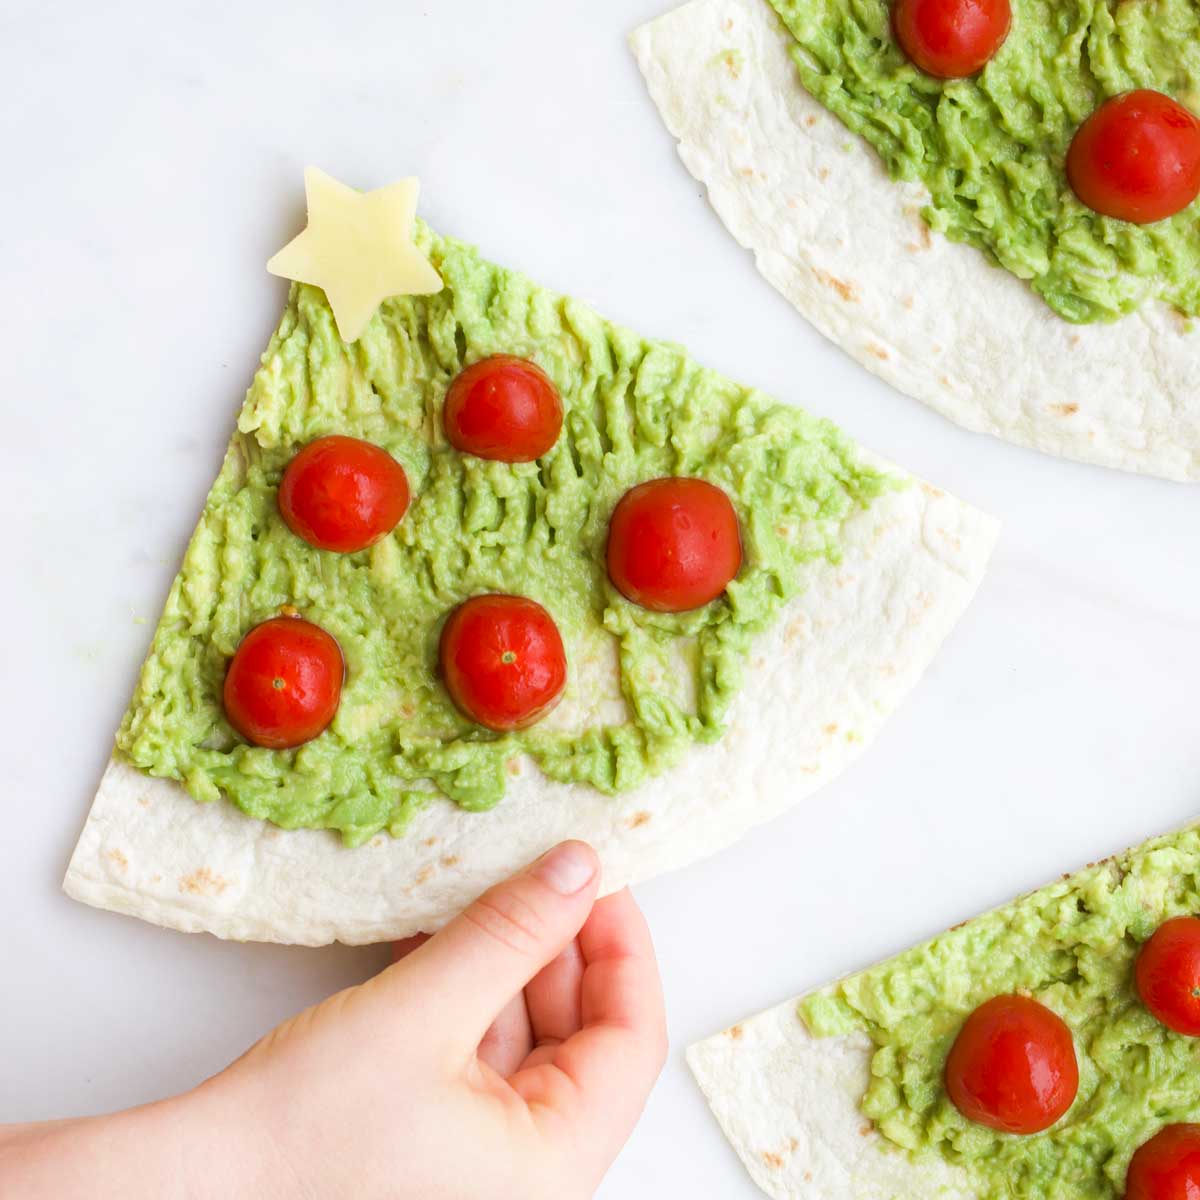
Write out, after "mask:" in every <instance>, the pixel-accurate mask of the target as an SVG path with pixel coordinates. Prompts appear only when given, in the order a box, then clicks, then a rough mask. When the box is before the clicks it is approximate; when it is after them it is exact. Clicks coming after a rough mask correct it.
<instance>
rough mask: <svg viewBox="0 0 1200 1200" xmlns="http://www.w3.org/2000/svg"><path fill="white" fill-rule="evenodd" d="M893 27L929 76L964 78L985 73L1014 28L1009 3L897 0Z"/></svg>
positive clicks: (998, 0) (997, 0)
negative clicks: (977, 73)
mask: <svg viewBox="0 0 1200 1200" xmlns="http://www.w3.org/2000/svg"><path fill="white" fill-rule="evenodd" d="M892 25H893V26H894V28H895V30H896V38H897V40H898V41H899V42H900V45H901V46H902V47H903V48H904V53H905V54H907V55H908V57H909V58H910V59H912V61H913V62H914V63H916V65H917V66H918V67H920V68H921V70H922V71H924V72H925V73H926V74H927V75H935V76H936V77H937V78H938V79H964V78H966V76H968V75H974V74H975V72H976V71H980V70H982V69H983V67H984V66H985V64H986V63H987V62H988V60H989V59H990V58H992V56H993V55H994V54H995V53H996V51H997V50H999V49H1000V47H1001V46H1002V45H1003V44H1004V39H1005V38H1006V37H1008V31H1009V29H1011V28H1012V8H1011V6H1010V4H1009V0H896V7H895V8H894V9H893V10H892Z"/></svg>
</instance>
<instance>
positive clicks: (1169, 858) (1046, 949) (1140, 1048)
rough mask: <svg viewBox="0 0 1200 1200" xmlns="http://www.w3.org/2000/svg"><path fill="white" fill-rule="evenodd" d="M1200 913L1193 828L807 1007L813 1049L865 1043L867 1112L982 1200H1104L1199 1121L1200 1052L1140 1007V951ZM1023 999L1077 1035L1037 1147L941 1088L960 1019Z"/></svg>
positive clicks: (1199, 837)
mask: <svg viewBox="0 0 1200 1200" xmlns="http://www.w3.org/2000/svg"><path fill="white" fill-rule="evenodd" d="M1197 912H1200V829H1196V828H1193V829H1189V830H1186V831H1185V832H1182V833H1174V834H1169V835H1167V836H1165V837H1160V838H1156V839H1154V840H1153V841H1150V842H1147V843H1145V844H1144V845H1142V846H1139V847H1138V848H1137V849H1134V850H1130V851H1128V852H1126V853H1125V854H1121V855H1118V856H1117V857H1115V858H1111V859H1107V860H1106V861H1105V862H1102V863H1098V864H1096V865H1094V866H1090V867H1088V868H1087V869H1086V870H1083V871H1080V872H1078V873H1077V874H1075V875H1070V876H1066V877H1064V878H1063V879H1062V880H1060V881H1059V882H1057V883H1053V884H1051V885H1050V886H1049V887H1046V888H1042V889H1041V890H1040V891H1037V892H1034V893H1032V894H1031V895H1029V896H1025V897H1023V898H1022V899H1020V900H1017V901H1015V902H1014V903H1012V904H1009V905H1007V906H1006V907H1004V908H1000V909H997V910H996V911H995V912H991V913H987V914H986V915H985V916H982V917H977V918H976V919H975V920H973V921H968V922H967V923H966V924H965V925H962V926H959V927H957V928H955V929H953V930H951V931H950V932H949V933H945V934H943V935H942V936H941V937H937V938H934V939H933V941H931V942H927V943H925V945H923V946H918V947H916V948H915V949H913V950H909V951H907V952H906V953H904V954H901V955H899V956H897V957H896V958H893V959H890V960H888V961H887V962H885V963H882V964H880V965H879V966H877V967H873V968H871V969H870V970H867V971H864V972H862V973H861V974H859V975H854V976H852V977H851V978H849V979H846V980H844V981H843V982H841V983H839V984H835V985H834V986H833V987H832V988H828V989H826V990H825V991H823V992H819V993H817V994H815V995H813V996H810V997H808V998H806V999H805V1000H804V1001H802V1002H801V1005H800V1017H801V1019H802V1020H803V1021H804V1023H805V1024H806V1025H807V1026H808V1028H809V1030H810V1031H811V1032H812V1033H814V1034H816V1035H817V1036H833V1035H837V1034H842V1033H848V1032H850V1031H851V1030H855V1029H861V1030H865V1031H866V1032H867V1033H868V1034H869V1035H870V1036H871V1038H872V1040H873V1041H874V1042H875V1045H876V1047H877V1049H876V1051H875V1055H874V1058H873V1060H872V1063H871V1081H870V1085H869V1087H868V1090H867V1093H866V1096H865V1097H864V1099H863V1101H862V1110H863V1112H864V1113H865V1114H866V1115H867V1116H868V1117H870V1118H871V1120H872V1121H874V1122H875V1124H876V1126H877V1128H878V1129H879V1131H880V1132H881V1133H882V1134H883V1135H884V1136H885V1137H886V1138H889V1139H890V1140H891V1141H892V1142H894V1143H895V1144H896V1145H897V1146H900V1147H903V1148H904V1149H905V1150H906V1151H909V1152H910V1153H913V1154H915V1155H918V1156H919V1155H922V1154H938V1155H941V1156H943V1157H944V1158H945V1159H947V1160H949V1161H950V1162H952V1163H956V1164H959V1165H961V1166H963V1167H965V1168H967V1169H968V1170H969V1171H970V1173H971V1175H972V1177H973V1180H974V1182H975V1183H976V1185H977V1187H978V1191H979V1197H980V1200H1063V1198H1064V1197H1071V1198H1072V1200H1109V1198H1110V1197H1111V1198H1116V1197H1119V1196H1121V1195H1122V1193H1123V1191H1124V1181H1125V1171H1126V1169H1127V1168H1128V1165H1129V1159H1130V1157H1131V1155H1132V1154H1133V1152H1134V1151H1135V1150H1136V1149H1137V1148H1138V1146H1140V1145H1141V1144H1142V1143H1143V1142H1144V1141H1146V1140H1147V1139H1148V1138H1150V1137H1152V1136H1153V1135H1154V1134H1155V1133H1157V1132H1158V1130H1159V1129H1160V1128H1162V1126H1163V1125H1167V1124H1171V1123H1172V1122H1176V1121H1200V1041H1198V1040H1197V1039H1194V1038H1187V1037H1182V1036H1180V1035H1179V1034H1177V1033H1172V1032H1171V1031H1170V1030H1169V1029H1167V1028H1166V1026H1164V1025H1162V1024H1160V1023H1159V1022H1158V1021H1157V1020H1156V1019H1155V1018H1154V1017H1152V1016H1151V1015H1150V1013H1149V1012H1148V1011H1147V1010H1146V1008H1145V1006H1144V1005H1143V1004H1142V1003H1141V1000H1140V999H1139V998H1138V995H1137V993H1136V990H1135V987H1134V980H1133V964H1134V959H1135V957H1136V955H1137V951H1138V947H1139V946H1140V945H1141V943H1142V942H1144V941H1145V940H1146V939H1147V938H1148V937H1149V936H1150V935H1151V934H1152V933H1153V932H1154V931H1155V929H1157V928H1158V926H1159V925H1160V924H1161V923H1162V922H1163V921H1165V920H1167V919H1168V918H1170V917H1176V916H1180V915H1183V914H1194V913H1197ZM1012 992H1022V993H1026V994H1029V995H1032V996H1034V997H1036V998H1037V999H1038V1000H1040V1001H1041V1002H1042V1003H1043V1004H1045V1005H1046V1006H1047V1007H1049V1008H1051V1009H1052V1010H1053V1011H1054V1012H1056V1013H1058V1014H1059V1016H1061V1017H1062V1018H1063V1019H1064V1020H1065V1021H1066V1022H1067V1024H1068V1025H1069V1026H1070V1028H1071V1032H1072V1034H1073V1036H1074V1040H1075V1052H1076V1055H1077V1057H1078V1060H1079V1094H1078V1096H1077V1097H1076V1100H1075V1103H1074V1104H1073V1105H1072V1107H1071V1109H1070V1110H1069V1111H1068V1112H1067V1114H1066V1115H1065V1116H1064V1117H1063V1118H1062V1119H1061V1120H1060V1121H1059V1122H1058V1123H1057V1124H1056V1125H1054V1126H1052V1127H1051V1128H1050V1129H1049V1130H1048V1131H1047V1132H1045V1133H1042V1134H1037V1135H1035V1136H1032V1137H1021V1136H1016V1135H1012V1134H1001V1133H995V1132H993V1131H992V1130H990V1129H986V1128H984V1127H983V1126H982V1125H975V1124H972V1123H971V1122H970V1121H968V1120H967V1119H966V1118H965V1117H963V1116H962V1114H961V1113H959V1111H958V1110H957V1109H956V1108H955V1107H954V1105H953V1104H952V1103H951V1102H950V1100H949V1099H948V1097H947V1095H946V1091H945V1088H944V1087H943V1086H942V1072H943V1069H944V1065H945V1061H946V1055H947V1053H948V1052H949V1049H950V1046H951V1044H952V1043H953V1041H954V1038H955V1037H956V1036H957V1034H958V1031H959V1029H960V1027H961V1026H962V1023H963V1021H964V1019H965V1018H966V1017H967V1016H968V1014H970V1013H971V1012H972V1011H973V1010H974V1009H975V1008H976V1007H978V1005H980V1004H982V1003H983V1002H984V1001H985V1000H988V999H990V998H991V997H992V996H997V995H1001V994H1007V993H1012Z"/></svg>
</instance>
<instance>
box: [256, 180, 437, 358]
mask: <svg viewBox="0 0 1200 1200" xmlns="http://www.w3.org/2000/svg"><path fill="white" fill-rule="evenodd" d="M420 187H421V185H420V183H419V182H418V181H417V180H416V179H401V180H400V182H399V183H392V184H389V185H388V186H387V187H381V188H377V189H376V190H375V191H373V192H356V191H355V190H354V189H353V188H352V187H347V186H346V185H345V184H344V183H339V182H338V180H336V179H334V178H333V176H331V175H326V174H325V172H324V171H321V170H318V169H317V168H316V167H308V168H306V169H305V172H304V192H305V196H306V197H307V199H308V226H307V228H306V229H305V230H304V232H303V233H302V234H300V235H299V236H298V237H295V238H293V239H292V240H291V241H290V242H288V244H287V245H286V246H284V248H283V249H282V250H280V251H279V253H278V254H276V255H275V256H274V257H273V258H272V259H271V261H270V262H268V263H267V270H268V271H270V272H271V274H272V275H281V276H283V278H284V279H296V280H299V282H301V283H311V284H315V285H316V286H317V287H319V288H321V289H322V290H323V291H324V292H325V296H326V299H328V301H329V307H330V308H332V309H333V317H334V320H335V321H336V322H337V328H338V333H339V334H341V337H342V340H343V341H344V342H354V341H357V340H358V339H359V338H360V337H361V336H362V334H363V331H364V330H365V329H366V327H367V325H368V324H369V323H370V321H371V318H372V317H373V316H374V315H375V310H376V309H377V308H378V307H379V306H380V304H382V303H383V302H384V301H385V300H386V299H387V298H388V297H389V296H429V295H432V294H433V293H434V292H440V291H441V290H442V279H441V276H440V275H438V273H437V271H435V270H434V269H433V265H432V264H431V263H430V261H429V260H428V259H427V258H426V257H425V255H423V254H422V253H421V251H420V250H418V249H417V247H416V245H415V244H414V243H413V222H414V221H415V219H416V215H417V196H418V194H419V193H420Z"/></svg>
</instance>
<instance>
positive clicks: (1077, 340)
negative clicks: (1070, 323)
mask: <svg viewBox="0 0 1200 1200" xmlns="http://www.w3.org/2000/svg"><path fill="white" fill-rule="evenodd" d="M1067 340H1068V341H1069V342H1070V343H1071V345H1072V346H1078V345H1079V343H1080V342H1082V341H1083V338H1082V337H1080V336H1079V334H1077V333H1073V334H1071V336H1070V337H1069V338H1068V339H1067Z"/></svg>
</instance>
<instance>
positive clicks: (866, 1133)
mask: <svg viewBox="0 0 1200 1200" xmlns="http://www.w3.org/2000/svg"><path fill="white" fill-rule="evenodd" d="M871 1130H872V1127H871V1125H870V1124H867V1125H863V1126H862V1127H861V1128H860V1129H859V1131H858V1136H859V1137H870V1136H871Z"/></svg>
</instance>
